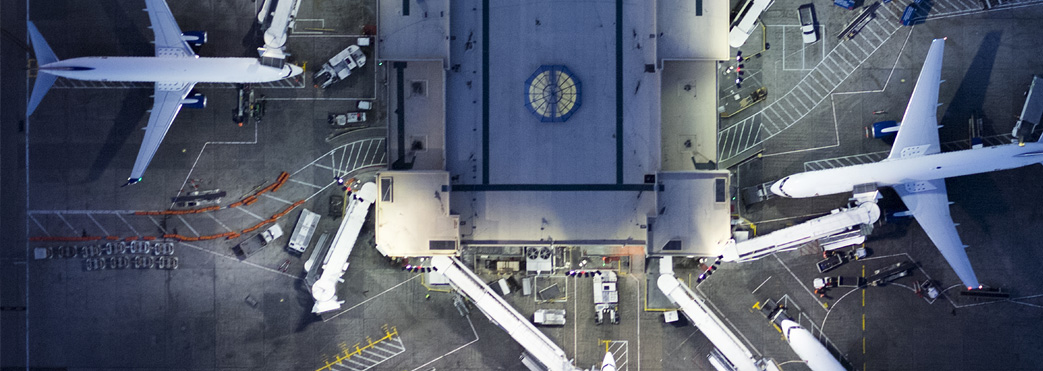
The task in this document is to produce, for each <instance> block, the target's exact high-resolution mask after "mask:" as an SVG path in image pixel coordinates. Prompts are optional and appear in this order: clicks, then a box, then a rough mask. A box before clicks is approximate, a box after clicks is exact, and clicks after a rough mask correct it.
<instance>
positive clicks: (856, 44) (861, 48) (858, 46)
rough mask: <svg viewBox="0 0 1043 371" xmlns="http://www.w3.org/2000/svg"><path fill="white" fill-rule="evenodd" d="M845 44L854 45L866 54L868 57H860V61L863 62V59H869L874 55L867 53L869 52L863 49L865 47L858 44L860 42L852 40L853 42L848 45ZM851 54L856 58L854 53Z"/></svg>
mask: <svg viewBox="0 0 1043 371" xmlns="http://www.w3.org/2000/svg"><path fill="white" fill-rule="evenodd" d="M844 44H852V45H854V46H855V47H856V48H858V50H861V51H862V53H865V54H866V55H865V57H859V59H860V60H861V59H863V58H868V57H869V56H870V55H872V54H873V53H870V52H867V51H866V49H865V48H863V47H862V45H861V44H859V43H858V41H855V40H851V42H848V43H844ZM841 45H843V44H841ZM851 54H852V56H854V53H851Z"/></svg>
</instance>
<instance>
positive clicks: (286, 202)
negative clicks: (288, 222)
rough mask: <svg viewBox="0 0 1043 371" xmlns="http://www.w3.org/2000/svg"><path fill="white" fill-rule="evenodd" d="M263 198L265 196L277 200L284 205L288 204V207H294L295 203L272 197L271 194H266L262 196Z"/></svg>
mask: <svg viewBox="0 0 1043 371" xmlns="http://www.w3.org/2000/svg"><path fill="white" fill-rule="evenodd" d="M261 196H264V197H267V198H270V199H272V200H276V201H279V202H282V203H284V204H287V205H293V202H290V201H286V200H284V199H281V198H278V197H275V196H272V195H271V194H269V193H264V194H261Z"/></svg>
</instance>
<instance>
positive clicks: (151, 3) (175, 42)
mask: <svg viewBox="0 0 1043 371" xmlns="http://www.w3.org/2000/svg"><path fill="white" fill-rule="evenodd" d="M145 11H146V12H148V19H149V21H150V22H152V26H151V27H149V28H151V29H152V32H154V33H155V34H156V40H155V43H156V56H157V57H192V56H195V55H196V53H195V52H193V51H192V48H191V47H189V46H188V43H187V42H185V39H184V38H183V36H182V35H181V27H178V25H177V21H176V20H174V14H173V13H171V12H170V7H168V6H167V2H166V1H165V0H145Z"/></svg>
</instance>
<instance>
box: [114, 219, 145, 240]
mask: <svg viewBox="0 0 1043 371" xmlns="http://www.w3.org/2000/svg"><path fill="white" fill-rule="evenodd" d="M116 216H118V217H119V218H120V220H122V221H123V224H126V225H127V228H130V231H131V232H133V233H134V235H135V236H140V235H141V233H138V230H137V229H134V226H133V225H131V224H130V223H128V222H127V219H125V218H123V214H116Z"/></svg>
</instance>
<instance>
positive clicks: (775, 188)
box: [771, 179, 789, 197]
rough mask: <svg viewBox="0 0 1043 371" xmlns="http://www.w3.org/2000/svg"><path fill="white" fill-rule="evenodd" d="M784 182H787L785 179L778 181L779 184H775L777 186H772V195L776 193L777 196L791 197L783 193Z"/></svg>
mask: <svg viewBox="0 0 1043 371" xmlns="http://www.w3.org/2000/svg"><path fill="white" fill-rule="evenodd" d="M784 181H785V179H783V180H780V181H777V182H775V184H772V185H771V193H774V194H775V195H776V196H782V197H789V196H787V195H786V193H785V192H783V191H782V182H784Z"/></svg>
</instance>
